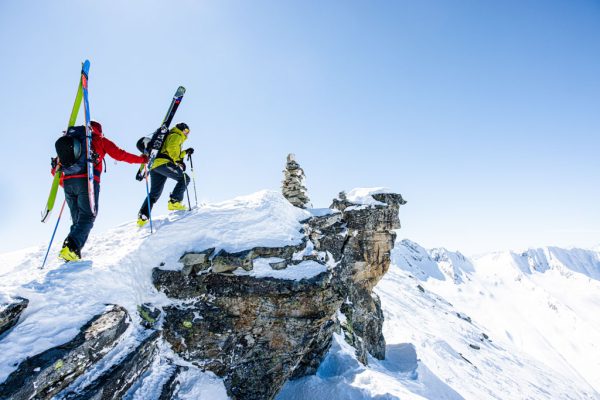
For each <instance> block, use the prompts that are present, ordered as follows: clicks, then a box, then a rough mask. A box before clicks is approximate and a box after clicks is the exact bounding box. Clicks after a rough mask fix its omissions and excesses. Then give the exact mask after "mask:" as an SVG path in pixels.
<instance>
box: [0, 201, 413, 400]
mask: <svg viewBox="0 0 600 400" xmlns="http://www.w3.org/2000/svg"><path fill="white" fill-rule="evenodd" d="M404 203H405V202H404V200H403V199H402V197H401V196H400V195H398V194H391V193H379V194H373V195H369V201H368V202H366V203H363V202H360V201H356V200H355V199H354V201H351V200H348V199H347V198H346V197H345V196H344V195H343V194H341V195H340V198H338V199H335V200H334V201H333V204H332V205H331V206H330V208H329V209H327V210H319V211H318V212H317V211H316V210H315V211H314V212H313V216H312V217H310V218H308V219H306V220H304V221H302V222H301V235H300V236H299V237H300V239H299V240H297V242H295V243H294V244H290V245H286V246H283V247H253V248H249V249H246V250H243V251H237V252H233V253H232V252H227V251H224V250H216V249H215V248H206V249H198V250H197V251H187V252H185V253H184V254H182V255H181V258H180V263H181V264H182V265H183V266H182V267H181V268H179V269H175V270H173V269H171V270H167V269H161V268H155V269H154V270H153V272H152V281H153V284H154V286H155V288H156V289H157V290H159V291H160V292H162V293H164V295H166V298H167V301H166V302H165V303H164V304H161V305H160V306H154V305H152V304H142V305H140V306H139V308H138V314H139V316H135V318H132V316H131V315H129V313H128V312H127V310H126V309H125V308H123V307H120V306H119V305H109V306H107V308H106V310H105V312H103V313H101V314H99V315H97V316H95V317H94V318H92V319H91V320H90V321H89V322H88V323H87V324H86V325H85V326H83V327H82V328H81V329H80V332H79V334H78V335H77V336H76V337H75V338H74V339H72V340H71V341H70V342H68V343H65V344H63V345H60V346H57V347H54V348H51V349H48V350H46V351H45V352H43V353H40V354H38V355H36V356H33V357H30V358H28V359H26V360H24V361H22V362H21V363H20V365H19V366H18V368H17V369H16V370H15V371H14V372H12V373H11V374H10V376H8V378H7V379H6V380H5V381H4V382H3V383H1V384H0V398H2V399H4V398H15V399H17V398H32V397H34V398H40V399H50V398H53V397H55V398H57V399H79V398H81V399H83V398H86V399H87V398H94V399H119V398H122V397H123V396H126V394H127V393H128V391H129V390H130V388H132V387H134V388H135V387H136V385H137V386H139V385H140V381H143V379H144V377H145V376H147V375H148V373H149V371H150V372H151V371H152V369H153V368H157V366H160V365H163V366H164V365H165V364H166V365H168V366H169V367H168V368H167V369H168V370H169V371H171V372H170V374H171V375H170V377H169V378H168V379H167V380H165V381H163V382H162V383H161V386H162V389H160V390H159V392H160V395H159V398H160V399H168V398H176V397H177V393H178V391H179V390H180V387H179V385H178V382H179V376H180V375H181V374H185V373H187V372H186V371H188V370H190V368H196V367H197V368H200V369H201V370H204V371H211V372H213V373H214V374H215V375H216V376H218V377H220V378H221V379H222V380H223V382H224V385H225V388H226V390H227V393H228V395H229V396H230V397H231V398H233V399H272V398H274V397H275V395H276V394H277V393H278V392H279V390H280V389H281V387H282V386H283V385H284V384H285V382H286V381H288V380H290V379H296V378H299V377H302V376H305V375H308V374H313V373H315V372H316V370H317V368H318V367H319V365H320V363H321V361H322V360H323V358H324V357H325V355H326V353H327V351H328V349H329V347H330V345H331V342H332V336H333V333H334V332H343V333H344V336H345V338H346V340H347V342H348V343H350V344H351V345H353V346H354V348H355V349H356V354H357V356H358V359H359V360H360V361H361V362H363V363H367V362H368V355H369V354H370V355H371V356H373V357H376V358H379V359H383V358H384V357H385V339H384V337H383V335H382V323H383V313H382V311H381V306H380V301H379V298H378V297H377V295H375V294H374V293H373V291H372V289H373V287H374V286H375V285H376V284H377V282H379V280H380V279H381V278H382V277H383V275H384V274H385V273H386V272H387V270H388V268H389V264H390V251H391V249H392V247H393V243H394V239H395V233H394V230H395V229H398V228H399V227H400V221H399V219H398V211H399V206H400V205H402V204H404ZM307 215H308V214H307ZM200 229H201V228H200ZM23 303H24V305H23V306H21V307H17V308H21V309H22V308H24V306H25V305H26V302H25V301H24V302H23ZM15 307H16V306H15ZM11 309H12V308H11ZM130 311H131V310H130ZM10 314H11V315H13V314H14V315H17V314H15V313H12V312H11V313H10ZM11 321H16V318H15V317H13V318H11ZM139 321H141V325H142V326H137V323H138V322H139ZM11 324H14V322H11ZM132 329H134V330H136V331H138V332H142V333H141V335H139V337H138V340H137V341H135V342H134V343H129V344H128V345H127V346H126V349H125V350H123V351H120V353H119V354H120V355H118V356H114V355H111V360H104V359H105V358H108V357H109V356H108V354H112V353H111V352H112V350H113V349H119V348H120V347H123V346H121V345H119V343H121V342H123V341H127V340H128V339H124V338H125V337H126V336H127V335H126V334H125V333H126V332H129V331H131V330H132ZM164 348H167V349H168V351H167V353H168V354H170V355H169V356H167V357H165V352H164V351H163V350H161V349H164ZM99 364H101V365H102V367H101V368H96V366H97V365H99ZM192 366H193V367H192ZM165 368H166V367H165ZM94 369H95V372H93V373H90V372H89V371H90V370H94Z"/></svg>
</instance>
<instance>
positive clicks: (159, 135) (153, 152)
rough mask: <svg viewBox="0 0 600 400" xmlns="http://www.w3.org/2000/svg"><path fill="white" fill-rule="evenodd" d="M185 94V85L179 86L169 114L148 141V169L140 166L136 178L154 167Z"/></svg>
mask: <svg viewBox="0 0 600 400" xmlns="http://www.w3.org/2000/svg"><path fill="white" fill-rule="evenodd" d="M184 94H185V88H184V87H183V86H179V87H178V88H177V91H176V92H175V95H174V96H173V100H171V104H170V105H169V109H168V110H167V115H165V118H164V119H163V122H162V124H161V126H160V128H158V129H157V130H156V132H154V133H153V134H152V138H151V139H150V142H149V143H148V149H150V154H149V155H148V164H147V165H148V168H146V170H143V166H142V168H140V170H139V171H138V173H137V175H136V179H138V180H141V179H139V178H140V177H141V178H142V179H143V178H144V177H145V176H146V175H147V174H148V171H150V169H151V168H152V164H153V163H154V160H155V159H156V156H158V152H159V151H160V148H161V147H162V145H163V143H164V141H165V138H166V136H167V133H169V125H171V122H172V121H173V117H174V116H175V112H176V111H177V108H178V107H179V104H180V103H181V100H182V99H183V95H184Z"/></svg>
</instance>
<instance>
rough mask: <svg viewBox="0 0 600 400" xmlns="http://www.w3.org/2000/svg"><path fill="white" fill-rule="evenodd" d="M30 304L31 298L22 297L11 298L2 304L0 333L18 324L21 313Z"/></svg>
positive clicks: (0, 307) (0, 309) (0, 306)
mask: <svg viewBox="0 0 600 400" xmlns="http://www.w3.org/2000/svg"><path fill="white" fill-rule="evenodd" d="M28 304H29V300H27V299H24V298H22V297H17V298H15V299H11V301H10V302H7V303H6V304H0V335H2V334H3V333H4V332H6V331H8V330H9V329H10V328H12V327H13V326H15V325H16V324H17V321H18V320H19V317H20V316H21V313H22V312H23V310H25V308H27V305H28Z"/></svg>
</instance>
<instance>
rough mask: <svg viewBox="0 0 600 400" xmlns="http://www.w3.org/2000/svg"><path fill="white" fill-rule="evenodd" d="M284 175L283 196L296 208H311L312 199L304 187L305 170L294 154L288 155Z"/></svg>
mask: <svg viewBox="0 0 600 400" xmlns="http://www.w3.org/2000/svg"><path fill="white" fill-rule="evenodd" d="M283 174H284V179H283V182H282V185H281V191H282V192H283V196H284V197H285V198H286V199H287V200H288V201H289V202H290V203H292V205H294V206H296V207H299V208H307V207H309V206H310V199H309V198H308V195H307V193H306V186H304V180H305V176H304V170H303V169H302V168H300V164H298V163H297V162H296V156H295V155H294V154H291V153H290V154H288V156H287V163H286V164H285V170H284V171H283Z"/></svg>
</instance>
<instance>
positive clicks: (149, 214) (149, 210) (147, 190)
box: [144, 164, 154, 235]
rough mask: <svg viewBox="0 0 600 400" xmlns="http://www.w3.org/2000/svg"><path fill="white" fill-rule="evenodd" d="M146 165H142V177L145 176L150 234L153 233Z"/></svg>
mask: <svg viewBox="0 0 600 400" xmlns="http://www.w3.org/2000/svg"><path fill="white" fill-rule="evenodd" d="M146 168H147V166H146V164H144V175H145V176H146V201H147V202H148V219H149V220H150V234H151V235H152V234H153V233H154V230H153V228H152V209H151V208H150V190H149V189H148V175H150V174H148V173H147V171H146Z"/></svg>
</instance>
